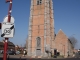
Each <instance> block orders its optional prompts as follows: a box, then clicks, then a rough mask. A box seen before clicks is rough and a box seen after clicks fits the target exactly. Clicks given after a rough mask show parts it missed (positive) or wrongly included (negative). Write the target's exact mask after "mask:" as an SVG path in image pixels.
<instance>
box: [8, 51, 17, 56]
mask: <svg viewBox="0 0 80 60" xmlns="http://www.w3.org/2000/svg"><path fill="white" fill-rule="evenodd" d="M7 54H8V55H16V52H15V51H7Z"/></svg>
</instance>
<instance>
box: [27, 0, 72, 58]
mask: <svg viewBox="0 0 80 60" xmlns="http://www.w3.org/2000/svg"><path fill="white" fill-rule="evenodd" d="M54 32H55V31H54V11H53V0H31V7H30V18H29V30H28V39H27V45H26V46H27V55H28V56H32V57H35V56H39V57H47V56H51V55H50V53H52V54H54V50H55V49H56V50H57V52H59V54H60V55H63V56H65V57H67V56H68V54H69V55H72V53H73V46H72V44H71V42H70V40H69V39H68V37H67V36H66V35H65V33H64V32H63V31H62V30H61V29H60V30H59V32H58V34H55V33H54ZM47 52H49V54H48V53H47Z"/></svg>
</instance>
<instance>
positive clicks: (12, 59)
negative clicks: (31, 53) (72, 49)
mask: <svg viewBox="0 0 80 60" xmlns="http://www.w3.org/2000/svg"><path fill="white" fill-rule="evenodd" d="M0 60H3V59H2V58H0ZM7 60H80V58H65V59H37V58H36V59H33V58H32V59H31V58H22V59H20V58H8V59H7Z"/></svg>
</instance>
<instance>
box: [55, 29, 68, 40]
mask: <svg viewBox="0 0 80 60" xmlns="http://www.w3.org/2000/svg"><path fill="white" fill-rule="evenodd" d="M63 36H65V37H66V38H67V39H68V37H67V36H66V34H65V33H64V32H63V31H62V29H60V30H59V31H58V33H57V35H56V38H57V37H63Z"/></svg>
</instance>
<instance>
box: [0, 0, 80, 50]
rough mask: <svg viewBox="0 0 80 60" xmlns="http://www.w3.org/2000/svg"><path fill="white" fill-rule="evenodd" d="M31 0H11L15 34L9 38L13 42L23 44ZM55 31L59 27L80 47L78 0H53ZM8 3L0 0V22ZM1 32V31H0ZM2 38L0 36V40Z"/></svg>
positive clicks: (79, 10) (79, 0) (5, 12)
mask: <svg viewBox="0 0 80 60" xmlns="http://www.w3.org/2000/svg"><path fill="white" fill-rule="evenodd" d="M30 5H31V0H13V5H12V16H13V17H14V18H15V35H14V37H13V38H10V39H9V40H10V41H11V42H13V43H14V44H16V45H17V44H18V45H20V46H21V45H22V46H23V45H24V44H25V43H26V38H27V35H28V27H29V16H30ZM53 5H54V6H53V8H54V23H55V24H54V26H55V33H58V31H59V29H62V30H63V32H64V33H65V34H66V35H67V36H68V37H70V36H74V37H75V38H76V39H77V40H78V43H77V46H76V48H80V27H79V26H80V0H53ZM8 7H9V3H5V0H0V22H2V21H3V19H4V17H5V16H6V15H7V14H8ZM0 32H1V31H0ZM2 39H4V38H2V37H1V38H0V41H1V40H2Z"/></svg>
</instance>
